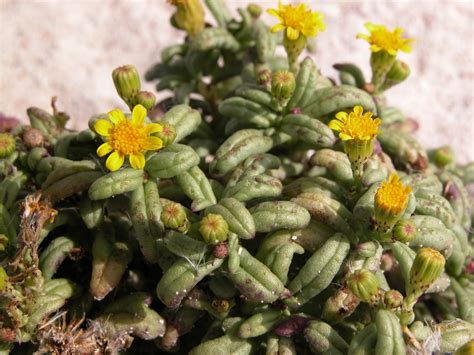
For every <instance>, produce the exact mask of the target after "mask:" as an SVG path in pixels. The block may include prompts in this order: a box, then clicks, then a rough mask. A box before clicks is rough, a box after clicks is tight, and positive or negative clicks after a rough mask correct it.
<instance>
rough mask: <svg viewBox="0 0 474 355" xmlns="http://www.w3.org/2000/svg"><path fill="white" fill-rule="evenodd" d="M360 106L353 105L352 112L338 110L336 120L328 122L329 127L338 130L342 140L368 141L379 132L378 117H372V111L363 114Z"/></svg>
mask: <svg viewBox="0 0 474 355" xmlns="http://www.w3.org/2000/svg"><path fill="white" fill-rule="evenodd" d="M363 112H364V109H363V108H362V106H355V107H354V110H353V112H350V113H347V112H339V113H337V114H336V118H337V120H332V121H331V122H329V128H331V129H333V130H335V131H338V132H340V133H339V138H341V139H342V140H343V141H348V140H358V141H368V140H371V139H374V138H375V136H376V135H377V134H378V133H379V125H380V122H381V120H380V118H376V119H372V112H366V113H365V114H363Z"/></svg>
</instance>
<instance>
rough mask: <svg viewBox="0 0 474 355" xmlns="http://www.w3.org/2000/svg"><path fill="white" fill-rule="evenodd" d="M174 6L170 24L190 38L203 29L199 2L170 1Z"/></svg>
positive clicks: (187, 0) (189, 0) (192, 0)
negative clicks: (174, 10) (174, 9)
mask: <svg viewBox="0 0 474 355" xmlns="http://www.w3.org/2000/svg"><path fill="white" fill-rule="evenodd" d="M169 2H170V3H171V4H172V5H174V6H176V12H175V13H174V15H173V18H172V23H173V25H175V26H176V27H178V28H180V29H182V30H184V31H186V32H187V33H188V35H190V36H191V37H193V36H195V35H197V34H198V33H199V32H202V30H203V29H204V8H203V7H202V5H201V2H200V1H199V0H170V1H169Z"/></svg>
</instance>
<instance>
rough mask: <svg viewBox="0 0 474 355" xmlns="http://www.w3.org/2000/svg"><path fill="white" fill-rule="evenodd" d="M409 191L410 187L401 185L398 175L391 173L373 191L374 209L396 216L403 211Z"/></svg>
mask: <svg viewBox="0 0 474 355" xmlns="http://www.w3.org/2000/svg"><path fill="white" fill-rule="evenodd" d="M410 192H411V187H410V186H405V185H403V183H402V182H401V181H400V177H399V176H398V175H397V174H392V175H390V177H389V178H388V181H384V182H382V185H381V186H380V187H379V189H378V190H377V192H376V193H375V206H376V209H380V210H381V211H383V212H385V213H386V214H387V213H389V214H391V215H397V216H398V215H400V214H401V213H403V212H404V211H405V208H406V207H407V203H408V197H409V195H410Z"/></svg>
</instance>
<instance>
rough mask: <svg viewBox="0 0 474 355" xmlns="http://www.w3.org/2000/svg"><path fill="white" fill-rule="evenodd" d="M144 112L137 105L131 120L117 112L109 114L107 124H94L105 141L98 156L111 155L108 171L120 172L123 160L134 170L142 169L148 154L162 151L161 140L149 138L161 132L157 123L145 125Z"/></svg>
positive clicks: (101, 122) (113, 111)
mask: <svg viewBox="0 0 474 355" xmlns="http://www.w3.org/2000/svg"><path fill="white" fill-rule="evenodd" d="M146 114H147V111H146V109H145V108H144V107H143V106H142V105H136V106H135V107H134V108H133V111H132V118H131V119H128V118H127V117H125V115H124V113H123V112H122V111H120V110H119V109H114V110H112V111H110V112H109V114H108V118H109V120H110V121H108V120H104V119H99V120H97V122H96V123H95V124H94V129H95V131H96V132H97V133H98V134H100V135H101V136H103V137H105V140H106V142H105V143H104V144H102V145H101V146H100V147H99V148H97V155H98V156H99V157H103V156H105V155H107V154H109V153H110V152H113V153H112V154H110V155H109V157H108V158H107V161H106V162H105V166H106V167H107V169H109V170H110V171H115V170H118V169H120V167H121V166H122V165H123V163H124V160H125V156H128V157H129V162H130V165H131V166H132V168H134V169H143V167H144V166H145V155H144V153H145V152H146V151H147V150H157V149H161V148H162V147H163V142H162V140H161V139H160V138H158V137H154V136H152V134H153V133H155V132H161V130H162V127H161V125H159V124H157V123H149V124H145V117H146Z"/></svg>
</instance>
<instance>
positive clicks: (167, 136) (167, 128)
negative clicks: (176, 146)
mask: <svg viewBox="0 0 474 355" xmlns="http://www.w3.org/2000/svg"><path fill="white" fill-rule="evenodd" d="M160 125H161V127H163V130H162V131H161V132H157V133H155V136H156V137H158V138H160V139H161V140H162V141H163V147H167V146H169V145H170V144H171V143H173V142H174V140H175V139H176V130H175V129H174V127H173V126H172V125H170V124H169V123H166V122H164V123H160Z"/></svg>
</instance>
